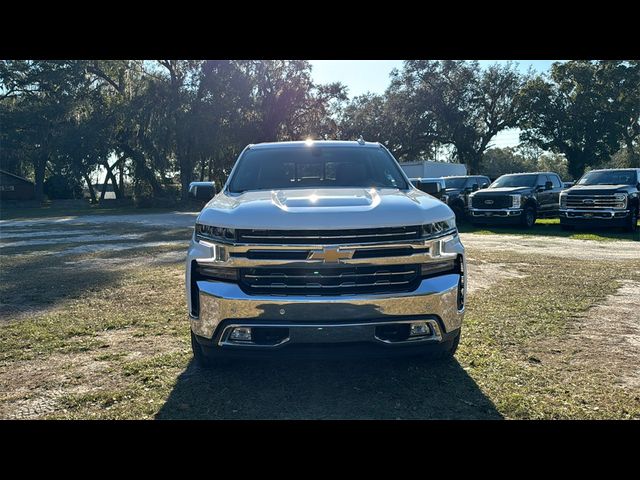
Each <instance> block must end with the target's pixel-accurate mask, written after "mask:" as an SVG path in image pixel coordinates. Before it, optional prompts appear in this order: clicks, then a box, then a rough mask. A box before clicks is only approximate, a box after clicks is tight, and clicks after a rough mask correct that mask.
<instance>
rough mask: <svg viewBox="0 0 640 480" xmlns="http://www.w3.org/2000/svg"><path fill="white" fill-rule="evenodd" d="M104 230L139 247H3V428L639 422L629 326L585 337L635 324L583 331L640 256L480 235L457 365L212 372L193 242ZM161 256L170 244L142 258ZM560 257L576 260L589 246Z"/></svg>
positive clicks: (132, 229)
mask: <svg viewBox="0 0 640 480" xmlns="http://www.w3.org/2000/svg"><path fill="white" fill-rule="evenodd" d="M545 225H546V224H545V223H542V224H541V225H537V226H536V228H535V229H536V230H537V229H538V228H547V227H545ZM549 225H550V226H549V228H552V227H553V224H552V223H551V224H549ZM56 228H58V227H56ZM73 228H80V227H73ZM87 228H89V227H87ZM100 228H103V229H102V230H100ZM100 228H99V227H96V226H91V227H90V229H91V232H93V233H95V234H96V235H102V234H107V232H108V233H109V234H122V235H127V234H129V235H138V236H137V237H135V238H130V239H128V240H106V241H105V242H104V243H105V245H107V246H108V244H109V243H110V242H113V244H114V245H116V244H117V245H121V244H123V243H124V242H125V241H126V242H129V243H130V244H131V245H130V246H131V248H128V249H126V250H114V249H109V248H105V249H104V250H101V251H95V252H88V253H83V252H81V251H77V250H72V249H73V248H75V247H77V246H78V242H76V241H74V240H73V238H72V237H71V236H68V237H64V240H63V241H62V242H61V243H57V244H55V245H49V244H44V245H43V244H39V245H29V246H18V247H12V246H10V245H9V246H6V245H5V246H4V247H3V249H2V256H1V257H0V260H1V262H2V263H1V271H2V282H0V300H1V302H2V310H0V338H2V342H1V346H0V385H1V387H0V418H105V419H120V418H161V419H165V418H229V419H235V418H240V419H253V418H265V419H267V418H289V419H302V418H320V419H352V418H376V419H377V418H389V419H395V418H402V419H410V418H484V419H499V418H520V419H539V418H545V419H555V418H587V419H600V418H636V419H640V382H638V371H640V369H639V368H638V366H639V361H640V360H639V359H638V355H637V354H635V353H634V352H637V350H634V348H636V347H634V344H633V343H628V344H627V343H625V342H633V341H635V342H637V340H638V339H640V329H639V330H638V331H635V330H633V328H634V327H633V324H632V323H629V324H628V325H627V324H625V325H627V326H628V329H629V331H625V332H621V333H620V335H619V336H616V337H615V339H617V340H620V341H619V342H618V343H615V344H614V343H607V342H609V341H610V340H611V338H606V337H603V336H602V335H598V336H593V337H592V336H589V335H588V332H589V331H590V330H591V329H593V328H602V326H603V325H604V324H603V323H602V322H615V321H618V320H620V324H622V323H624V322H623V320H625V319H626V320H633V318H631V319H629V318H628V317H631V315H628V314H622V313H620V314H618V317H614V316H611V317H607V318H604V317H598V319H597V322H599V323H595V324H593V323H589V322H591V320H589V319H590V318H592V317H593V315H592V314H591V313H590V312H592V311H593V309H594V308H598V307H597V306H598V305H603V308H604V310H603V311H604V312H605V313H604V314H605V316H606V315H608V313H607V312H614V311H615V308H614V307H615V302H616V298H618V297H617V296H619V295H620V294H621V293H620V292H621V291H622V290H621V289H622V288H623V287H625V286H629V285H631V286H632V287H633V288H636V287H637V286H638V285H640V249H639V250H638V252H639V255H638V256H637V257H634V256H631V257H630V258H626V259H622V258H621V259H603V258H599V257H598V256H597V255H593V256H591V255H588V254H587V255H585V257H584V258H574V257H563V256H559V254H558V253H557V251H556V252H555V253H553V254H551V255H549V254H546V255H542V254H537V253H531V252H530V251H528V250H527V249H526V248H524V249H523V250H522V251H513V250H509V251H506V250H505V251H502V250H500V251H498V250H490V249H487V248H485V247H482V246H481V245H480V244H478V245H476V244H474V241H473V238H485V237H487V238H488V237H491V235H492V234H491V233H489V232H476V233H481V235H480V236H479V237H472V236H470V237H467V238H468V239H469V240H466V241H465V245H466V248H467V256H468V261H469V274H470V277H471V278H470V283H471V284H472V286H475V287H476V288H473V289H472V291H471V292H470V294H469V296H468V301H467V313H466V317H465V323H464V329H463V335H462V341H461V344H460V349H459V351H458V354H457V356H456V359H455V360H452V361H438V362H429V361H425V360H421V359H411V358H405V359H401V358H400V359H376V360H371V359H369V360H297V361H294V362H291V361H286V360H275V359H274V360H268V361H250V360H243V361H237V362H235V363H233V364H231V365H227V366H223V367H221V368H219V369H216V370H212V371H203V370H201V369H199V368H197V367H196V366H195V365H194V364H193V363H192V361H191V350H190V346H189V329H188V323H187V320H186V306H185V298H184V284H183V281H184V265H183V259H184V252H185V246H186V241H187V239H188V237H189V234H190V233H189V231H188V230H180V229H165V228H160V227H158V228H153V229H150V228H148V227H144V228H143V227H142V226H136V225H132V224H129V225H123V224H113V225H109V226H105V227H100ZM7 231H8V230H7V229H5V230H4V231H3V235H6V234H7ZM15 231H18V229H16V230H15ZM534 231H535V230H534ZM30 233H31V234H32V235H33V231H30ZM50 233H52V234H53V235H54V236H55V235H56V234H57V235H61V236H62V235H63V234H64V229H63V228H60V231H57V230H55V228H53V227H51V229H50ZM501 233H502V232H501ZM517 233H518V234H521V232H517ZM505 235H507V233H505ZM61 238H63V237H61ZM496 238H498V239H499V238H501V237H497V236H496ZM597 239H598V240H602V239H606V240H607V241H611V248H612V249H615V248H620V249H625V250H628V249H629V248H635V247H636V246H637V245H636V244H635V243H632V242H617V243H616V242H614V241H613V239H612V238H611V237H603V238H600V237H599V238H597ZM152 240H153V241H156V242H159V241H162V242H165V243H166V244H164V245H158V246H154V247H136V245H143V244H144V243H145V242H149V241H152ZM172 242H173V243H172ZM566 242H568V243H567V248H569V246H570V247H571V248H572V249H573V250H572V251H573V253H574V254H579V253H580V252H581V249H582V247H581V246H582V245H590V243H589V242H587V243H583V242H582V240H580V239H575V238H571V237H570V238H567V239H566ZM65 252H75V253H65ZM635 291H636V290H633V292H635ZM633 295H635V297H634V296H633ZM633 295H631V296H630V297H628V298H631V300H629V301H631V302H633V301H636V302H637V301H638V298H639V297H638V296H637V295H636V294H635V293H634V294H633ZM625 298H627V297H625ZM628 298H627V300H628ZM633 298H635V300H633ZM608 302H614V304H612V306H611V307H607V305H609V303H608ZM636 305H637V304H636ZM639 308H640V307H639ZM635 320H636V322H638V321H639V320H640V319H635ZM606 325H607V328H606V329H604V330H605V331H607V332H609V331H610V330H611V328H610V326H609V324H608V323H607V324H606ZM639 327H640V326H639ZM625 328H626V327H625ZM634 332H635V333H634ZM616 335H618V334H616ZM625 335H626V336H625ZM634 335H635V336H634ZM608 337H612V338H613V336H612V335H608ZM617 340H616V341H617ZM603 342H604V343H603Z"/></svg>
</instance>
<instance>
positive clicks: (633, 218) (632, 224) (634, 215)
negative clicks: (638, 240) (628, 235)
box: [625, 207, 638, 232]
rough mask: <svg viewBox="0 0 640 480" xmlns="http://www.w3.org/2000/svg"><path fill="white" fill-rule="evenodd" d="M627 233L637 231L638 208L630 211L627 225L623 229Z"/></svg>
mask: <svg viewBox="0 0 640 480" xmlns="http://www.w3.org/2000/svg"><path fill="white" fill-rule="evenodd" d="M625 230H626V231H627V232H635V231H637V230H638V207H636V208H634V209H633V210H631V214H630V215H629V223H628V224H627V226H626V227H625Z"/></svg>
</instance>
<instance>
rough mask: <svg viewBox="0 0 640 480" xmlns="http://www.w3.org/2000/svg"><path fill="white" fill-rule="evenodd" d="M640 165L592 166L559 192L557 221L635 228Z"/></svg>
mask: <svg viewBox="0 0 640 480" xmlns="http://www.w3.org/2000/svg"><path fill="white" fill-rule="evenodd" d="M639 192H640V168H624V169H608V170H592V171H590V172H588V173H585V174H584V175H583V176H582V177H581V178H580V180H578V181H577V182H576V184H575V185H574V186H573V187H571V188H569V189H568V190H565V191H563V192H562V194H561V195H560V225H561V226H562V228H564V229H571V228H574V227H575V226H579V225H580V226H582V225H584V226H592V227H609V226H610V227H623V228H624V229H625V230H627V231H631V232H635V231H637V229H638V203H639V198H638V197H639Z"/></svg>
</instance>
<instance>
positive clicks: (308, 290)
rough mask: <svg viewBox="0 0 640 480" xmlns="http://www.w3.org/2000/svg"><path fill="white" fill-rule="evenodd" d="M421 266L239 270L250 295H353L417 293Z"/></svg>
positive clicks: (243, 284) (242, 283) (346, 266)
mask: <svg viewBox="0 0 640 480" xmlns="http://www.w3.org/2000/svg"><path fill="white" fill-rule="evenodd" d="M419 271H420V269H419V266H418V265H384V266H382V265H375V266H369V265H367V266H353V265H344V266H336V267H318V266H316V267H313V266H308V267H307V266H305V267H295V268H294V267H258V268H242V269H240V285H241V287H242V288H243V289H244V290H245V291H247V293H251V294H269V295H352V294H363V293H365V294H366V293H390V292H403V291H411V290H414V289H415V288H416V287H417V285H418V283H419V282H420V274H419Z"/></svg>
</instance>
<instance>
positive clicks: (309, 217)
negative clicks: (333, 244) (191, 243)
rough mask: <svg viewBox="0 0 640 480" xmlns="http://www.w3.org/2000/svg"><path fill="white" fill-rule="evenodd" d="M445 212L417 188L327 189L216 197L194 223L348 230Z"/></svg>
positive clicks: (429, 218) (447, 213)
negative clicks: (402, 189) (403, 189)
mask: <svg viewBox="0 0 640 480" xmlns="http://www.w3.org/2000/svg"><path fill="white" fill-rule="evenodd" d="M452 216H453V212H452V211H451V209H450V208H449V207H448V206H447V205H445V204H444V203H442V202H441V201H439V200H436V199H435V198H433V197H432V196H431V195H428V194H426V193H424V192H421V191H420V190H418V189H415V188H414V189H411V190H409V191H401V190H396V189H375V188H371V189H369V188H327V189H311V188H305V189H286V190H272V191H251V192H245V193H242V194H229V193H227V192H226V191H223V192H221V193H219V194H218V195H216V196H215V197H214V198H213V199H212V200H211V201H210V202H209V203H208V204H207V205H206V206H205V207H204V209H203V210H202V212H200V215H199V216H198V219H197V221H198V222H199V223H204V224H207V225H215V226H219V227H227V228H243V229H275V230H278V229H296V230H306V229H309V230H314V229H351V228H371V227H397V226H407V225H419V224H422V223H430V222H436V221H442V220H446V219H449V218H451V217H452Z"/></svg>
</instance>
